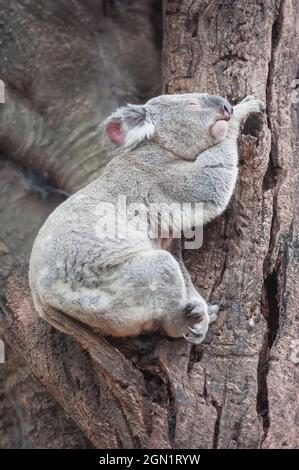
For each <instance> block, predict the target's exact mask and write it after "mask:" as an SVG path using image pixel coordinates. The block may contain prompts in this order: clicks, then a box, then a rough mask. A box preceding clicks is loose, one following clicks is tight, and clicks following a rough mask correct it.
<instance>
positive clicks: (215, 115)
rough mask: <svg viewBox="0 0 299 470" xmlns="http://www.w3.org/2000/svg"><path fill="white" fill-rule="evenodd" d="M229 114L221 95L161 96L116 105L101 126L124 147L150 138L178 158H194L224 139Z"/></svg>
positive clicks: (228, 108) (230, 107)
mask: <svg viewBox="0 0 299 470" xmlns="http://www.w3.org/2000/svg"><path fill="white" fill-rule="evenodd" d="M232 113H233V108H232V106H231V105H230V104H229V102H228V101H227V100H226V99H224V98H222V97H221V96H216V95H209V94H207V93H188V94H182V95H162V96H158V97H156V98H152V99H151V100H149V101H148V102H147V103H146V104H144V105H130V104H129V105H127V106H124V107H122V108H119V109H118V110H117V111H115V112H114V113H113V114H112V115H111V116H109V117H108V119H106V121H105V122H104V126H105V129H106V133H107V135H108V136H109V137H110V139H111V140H112V141H113V142H115V143H116V144H118V145H120V146H124V147H125V148H130V149H132V148H135V147H136V146H137V145H140V144H142V143H143V142H151V141H152V142H155V143H156V144H158V145H160V146H161V147H163V148H164V149H166V150H169V151H171V152H173V153H174V154H175V155H176V156H178V157H180V158H183V159H185V160H194V159H195V158H196V157H197V156H198V154H199V153H200V152H202V151H203V150H205V149H206V148H208V147H211V146H212V145H215V144H216V143H218V142H220V141H221V140H223V139H224V138H225V136H226V133H227V129H228V121H229V119H230V118H231V115H232Z"/></svg>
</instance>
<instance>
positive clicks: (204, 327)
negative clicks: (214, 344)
mask: <svg viewBox="0 0 299 470" xmlns="http://www.w3.org/2000/svg"><path fill="white" fill-rule="evenodd" d="M184 315H185V317H186V320H187V323H188V324H189V325H190V323H191V326H188V330H189V332H188V334H186V335H184V338H185V339H186V340H187V341H188V342H189V343H192V344H200V343H201V342H202V341H203V340H204V338H205V336H206V334H207V331H208V328H209V323H210V322H211V319H210V316H209V307H208V305H207V304H206V302H200V301H194V302H190V303H188V304H187V305H186V306H185V308H184Z"/></svg>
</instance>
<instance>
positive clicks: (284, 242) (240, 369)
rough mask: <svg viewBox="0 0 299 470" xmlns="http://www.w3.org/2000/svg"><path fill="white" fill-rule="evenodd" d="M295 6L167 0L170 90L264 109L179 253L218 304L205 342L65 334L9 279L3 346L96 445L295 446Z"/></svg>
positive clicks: (76, 330) (20, 279)
mask: <svg viewBox="0 0 299 470" xmlns="http://www.w3.org/2000/svg"><path fill="white" fill-rule="evenodd" d="M296 3H297V2H296V1H295V0H293V1H292V0H281V1H274V0H273V1H270V0H254V1H252V2H250V3H248V2H246V1H245V0H242V1H241V0H240V1H228V0H227V1H224V2H223V1H219V0H215V1H212V2H211V1H205V0H192V1H191V0H183V1H178V0H168V1H165V2H164V46H163V83H164V85H163V86H164V90H165V91H166V92H169V93H173V92H182V91H184V92H185V91H197V90H199V91H209V92H211V93H217V94H221V95H224V96H227V97H228V98H229V99H230V100H231V101H232V102H235V101H238V100H239V99H241V98H243V97H244V96H245V95H248V94H255V95H256V96H257V97H258V98H260V99H262V100H263V101H264V102H265V103H266V107H267V118H266V117H265V118H259V119H258V118H257V117H256V116H255V117H253V118H250V119H248V120H247V122H246V123H245V125H244V128H243V133H242V137H241V138H240V177H239V182H238V186H237V188H236V190H235V193H234V196H233V199H232V201H231V204H230V206H229V209H228V210H227V211H226V213H225V214H224V215H223V216H222V217H220V218H219V219H217V220H216V221H215V222H213V223H211V224H210V225H209V226H208V227H206V228H205V230H204V245H203V247H202V248H201V249H200V250H198V251H196V252H190V251H187V252H186V253H185V259H186V262H187V264H188V266H189V269H190V270H191V272H192V274H193V277H194V281H195V283H196V285H197V286H198V288H199V289H200V292H201V293H202V294H203V295H204V296H205V297H206V298H207V299H208V298H210V299H216V300H219V301H220V302H221V305H222V308H221V313H220V316H219V319H218V321H217V322H216V323H215V324H214V325H213V326H212V328H211V330H210V332H209V334H208V337H207V339H206V341H205V342H204V344H203V345H201V346H190V345H189V344H187V343H186V342H185V341H184V340H175V341H171V340H169V339H166V338H162V337H160V336H158V335H157V336H154V337H147V338H137V339H131V340H122V341H120V340H116V339H114V340H111V339H102V338H100V337H98V336H97V335H95V334H94V333H92V332H91V331H90V330H89V329H88V328H87V327H83V326H81V327H78V325H77V324H76V323H74V322H72V321H71V320H69V321H68V322H67V323H66V324H65V328H66V329H68V330H69V332H70V333H71V335H70V336H68V335H64V334H62V333H60V332H58V331H55V330H54V329H53V328H51V327H50V326H49V325H47V324H46V323H45V322H44V321H43V320H41V319H39V318H38V317H37V314H36V312H35V311H34V309H33V308H32V303H31V299H30V293H29V290H28V285H27V279H26V269H25V270H23V271H22V272H19V273H17V274H14V275H12V276H11V277H10V279H9V283H8V286H7V291H6V294H5V297H4V298H3V300H2V303H1V305H2V308H1V315H2V322H1V324H2V332H3V336H4V338H5V340H6V342H7V343H8V344H9V345H10V346H11V347H12V348H13V349H14V351H15V352H17V353H18V354H19V355H20V356H21V357H22V358H24V360H25V361H26V363H27V365H28V367H29V368H30V370H31V372H32V374H33V375H34V376H35V377H36V378H37V380H38V382H39V383H41V384H42V385H43V387H44V390H46V391H47V392H48V393H49V394H50V395H51V396H52V397H53V398H54V399H55V400H56V401H57V402H58V403H59V405H60V406H61V408H62V409H63V410H64V411H65V413H66V415H67V416H70V417H71V418H72V420H73V421H74V422H75V423H76V424H77V425H78V427H79V428H80V429H81V430H82V431H83V434H84V435H85V436H86V438H87V439H88V441H89V442H90V443H91V445H93V446H96V447H100V448H101V447H126V448H127V447H135V448H136V447H143V448H151V447H170V448H171V447H172V448H182V447H189V448H238V447H242V448H269V447H271V448H273V447H274V448H282V447H286V448H294V447H298V444H299V442H298V422H297V419H298V418H297V415H298V405H297V401H298V399H297V389H298V365H296V360H294V357H293V355H292V353H293V352H294V351H293V349H292V344H293V343H292V340H297V339H298V314H297V310H296V304H297V303H298V300H299V299H298V291H296V284H297V282H298V276H299V272H298V254H299V252H298V246H299V243H298V231H299V225H298V223H299V219H298V216H299V214H298V202H297V195H298V153H296V152H295V149H296V145H295V144H296V132H295V129H296V116H295V107H293V109H292V106H291V96H292V89H291V81H292V80H293V79H294V78H296V58H297V57H296V55H297V52H298V51H297V46H298V40H297V39H298V38H296V17H297V16H296V15H297V13H298V12H297V9H296ZM62 189H63V188H62ZM61 321H62V322H65V321H66V320H65V319H63V318H62V320H61ZM74 337H75V338H76V339H74ZM292 358H293V359H292ZM77 445H78V444H77ZM79 445H80V443H79ZM82 445H83V444H82Z"/></svg>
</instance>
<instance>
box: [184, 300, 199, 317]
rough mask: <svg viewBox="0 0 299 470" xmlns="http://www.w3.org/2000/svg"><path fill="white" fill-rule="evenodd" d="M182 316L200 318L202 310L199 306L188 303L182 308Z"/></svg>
mask: <svg viewBox="0 0 299 470" xmlns="http://www.w3.org/2000/svg"><path fill="white" fill-rule="evenodd" d="M184 314H185V315H186V317H201V316H202V315H203V309H202V308H201V306H200V305H197V304H192V303H189V304H187V305H186V306H185V308H184Z"/></svg>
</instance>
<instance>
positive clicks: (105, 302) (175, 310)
mask: <svg viewBox="0 0 299 470" xmlns="http://www.w3.org/2000/svg"><path fill="white" fill-rule="evenodd" d="M82 282H84V280H83V281H82ZM68 289H69V292H68ZM82 292H84V296H83V295H81V297H80V308H78V306H77V305H76V295H75V294H76V292H75V294H74V293H73V291H72V290H71V288H70V287H69V286H68V285H66V286H64V302H63V305H61V304H60V307H59V312H58V311H57V307H58V305H59V304H58V303H56V304H55V295H54V297H53V296H52V297H49V296H48V301H47V302H45V301H44V302H41V301H38V300H39V299H34V303H35V305H36V307H37V310H38V313H39V314H40V315H41V316H42V317H43V318H44V319H45V320H46V321H48V322H49V323H51V324H52V325H53V326H55V327H56V328H58V329H59V330H61V331H65V332H66V333H68V331H66V330H65V324H64V321H62V320H63V318H64V317H65V319H67V318H70V317H72V319H74V320H79V321H80V322H81V324H82V323H83V324H84V323H85V324H87V325H89V326H90V327H91V328H93V329H94V330H97V331H99V332H100V333H101V334H102V335H104V336H135V335H139V334H140V333H143V332H152V331H156V330H160V331H161V332H163V333H165V334H166V335H168V336H171V337H174V338H178V337H182V336H186V337H187V339H188V340H190V341H191V342H195V343H199V342H201V341H202V340H203V338H204V336H205V334H206V332H207V330H208V325H209V322H210V320H209V316H208V313H207V312H208V310H207V304H206V302H205V301H204V300H203V299H202V298H201V297H200V296H198V297H197V298H194V297H190V296H191V293H190V292H188V290H187V289H186V285H185V280H184V276H183V274H182V272H181V269H180V266H179V264H178V262H177V261H176V260H175V258H174V257H173V256H172V255H171V254H170V253H168V252H167V251H165V250H148V251H144V252H141V253H138V254H136V255H135V256H132V257H131V258H130V259H128V260H127V261H126V262H124V263H123V264H121V265H119V266H117V267H113V268H109V269H107V271H106V272H105V274H104V275H103V274H102V277H101V284H100V287H97V288H94V289H92V288H88V289H87V288H86V289H84V290H83V287H81V293H82ZM54 294H55V293H54ZM97 302H98V304H97ZM50 303H51V305H50ZM55 305H56V309H55V308H53V307H55ZM56 312H58V313H57V314H56Z"/></svg>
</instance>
